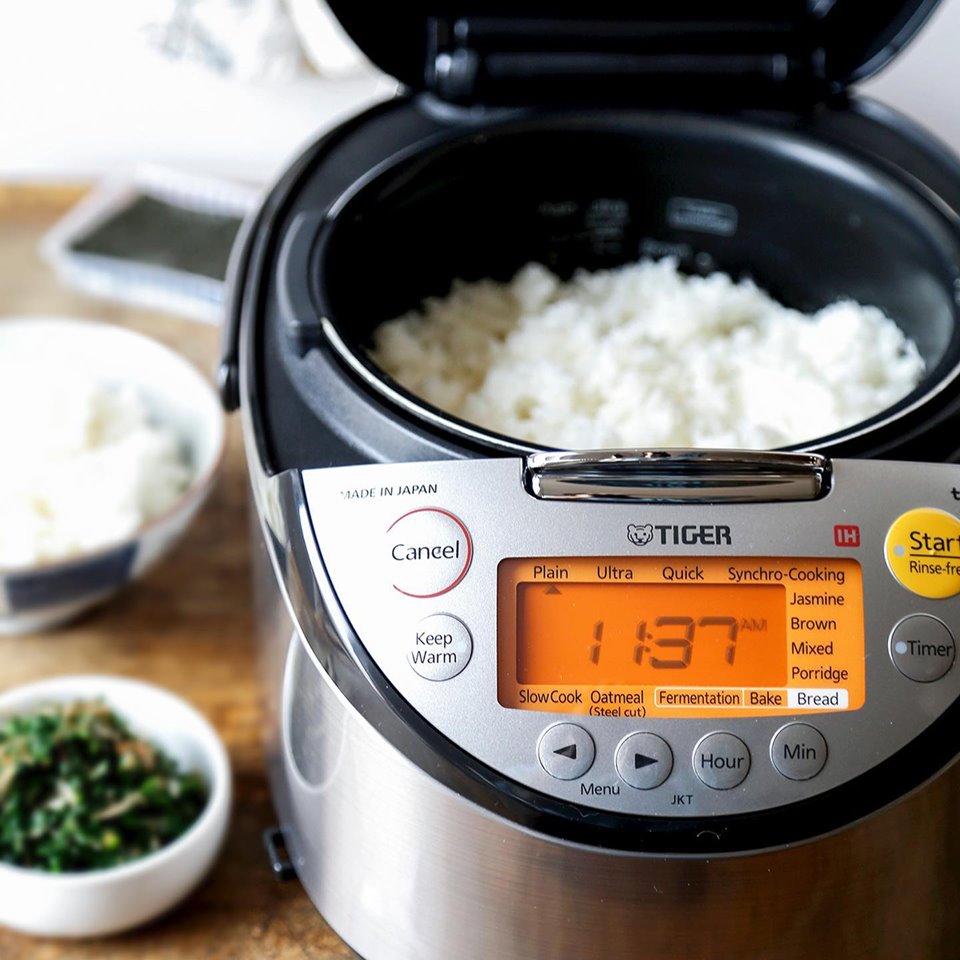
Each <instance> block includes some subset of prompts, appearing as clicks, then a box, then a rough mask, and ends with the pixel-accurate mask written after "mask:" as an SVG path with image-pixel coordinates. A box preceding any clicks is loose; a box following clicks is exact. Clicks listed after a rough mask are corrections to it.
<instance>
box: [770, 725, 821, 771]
mask: <svg viewBox="0 0 960 960" xmlns="http://www.w3.org/2000/svg"><path fill="white" fill-rule="evenodd" d="M770 759H771V761H773V765H774V766H775V767H776V768H777V773H779V774H780V775H781V776H784V777H786V778H787V779H788V780H811V779H813V778H814V777H815V776H816V775H817V774H818V773H819V772H820V771H821V770H822V769H823V766H824V764H825V763H826V762H827V741H826V740H824V739H823V734H822V733H820V731H819V730H817V729H816V728H815V727H811V726H810V724H808V723H788V724H787V725H786V726H785V727H781V728H780V729H779V730H778V731H777V732H776V733H775V734H774V737H773V739H772V740H771V741H770Z"/></svg>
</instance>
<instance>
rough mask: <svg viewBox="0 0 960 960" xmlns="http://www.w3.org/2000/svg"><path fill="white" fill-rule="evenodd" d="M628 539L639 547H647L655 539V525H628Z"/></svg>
mask: <svg viewBox="0 0 960 960" xmlns="http://www.w3.org/2000/svg"><path fill="white" fill-rule="evenodd" d="M627 539H628V540H629V541H630V542H631V543H633V544H635V545H636V546H638V547H645V546H646V545H647V544H648V543H649V542H650V541H651V540H652V539H653V524H652V523H628V524H627Z"/></svg>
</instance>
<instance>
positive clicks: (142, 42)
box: [0, 0, 960, 181]
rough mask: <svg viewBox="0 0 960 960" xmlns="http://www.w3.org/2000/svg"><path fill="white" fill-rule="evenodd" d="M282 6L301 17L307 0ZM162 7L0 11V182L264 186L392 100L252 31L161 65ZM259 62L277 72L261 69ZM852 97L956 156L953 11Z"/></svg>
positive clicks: (47, 1)
mask: <svg viewBox="0 0 960 960" xmlns="http://www.w3.org/2000/svg"><path fill="white" fill-rule="evenodd" d="M208 2H209V0H208ZM270 2H271V0H256V2H254V0H246V2H245V3H244V2H239V0H233V2H232V3H229V2H227V0H224V2H223V4H222V8H223V9H222V11H221V12H222V13H223V15H224V16H236V15H237V11H242V9H243V8H244V6H245V5H246V7H247V8H249V9H252V10H259V11H260V14H261V15H262V10H263V7H262V6H260V7H258V6H257V4H258V3H267V4H269V3H270ZM273 2H275V3H280V2H281V0H273ZM285 2H287V3H289V4H290V5H291V6H293V7H294V9H295V11H296V10H297V9H299V10H300V11H301V12H302V11H304V10H306V11H307V12H308V13H309V11H310V9H311V5H312V4H314V2H315V0H285ZM863 2H869V0H863ZM171 3H172V0H0V177H5V178H11V177H13V178H21V179H37V178H47V179H54V178H58V179H64V178H66V179H76V178H88V177H93V176H97V175H100V174H102V173H105V172H108V171H112V170H117V169H124V168H129V167H131V166H132V165H133V164H135V163H137V162H139V161H144V160H146V161H153V162H159V163H165V164H171V165H174V166H179V167H183V168H186V169H189V170H196V171H199V172H208V173H214V174H220V175H224V176H231V177H240V178H245V179H252V180H255V181H263V180H267V179H269V178H270V177H271V176H272V175H273V174H274V173H275V172H276V171H277V170H279V169H280V168H281V167H282V166H283V165H284V164H285V163H286V162H287V160H288V159H289V157H290V156H291V155H292V154H293V153H294V152H295V151H296V150H297V149H298V148H299V147H300V145H301V144H303V143H304V142H305V141H306V140H307V139H309V138H310V137H311V136H312V135H313V134H314V133H315V131H316V130H317V129H318V128H320V127H322V126H325V125H327V124H329V123H331V122H332V121H333V120H335V119H336V118H338V117H340V116H343V115H345V114H348V113H351V112H353V111H354V110H356V109H357V108H358V106H359V105H360V104H362V103H364V102H367V101H369V100H370V99H371V98H373V97H377V96H384V95H386V94H387V93H389V91H390V89H391V88H392V84H391V83H390V81H389V80H387V79H383V78H379V77H378V76H377V75H376V74H375V73H374V72H373V71H372V70H365V71H364V70H360V71H359V72H355V73H354V75H353V76H351V77H350V78H349V79H340V80H332V79H323V78H321V77H319V76H316V75H312V76H311V75H310V74H309V72H307V71H304V70H302V69H301V70H298V69H297V65H296V64H295V63H293V61H288V60H286V59H285V57H286V55H287V54H288V53H289V51H288V50H286V51H283V50H280V48H281V47H282V46H283V45H282V43H279V45H275V49H274V50H273V51H272V52H271V50H270V49H269V47H267V48H262V49H261V48H257V45H256V43H255V42H254V41H253V40H251V39H249V37H252V36H254V34H255V28H256V26H257V24H256V23H255V22H251V23H240V22H238V27H237V30H238V33H242V34H243V36H246V37H248V39H247V40H246V41H244V40H243V39H241V41H239V42H238V47H237V56H238V63H239V66H238V69H237V70H236V71H235V76H234V78H233V79H230V78H225V77H220V76H217V75H215V74H214V73H212V72H211V71H209V70H207V69H204V68H202V67H200V66H198V65H196V64H191V63H183V62H179V63H177V62H171V61H169V60H166V59H164V57H162V56H161V55H160V54H159V53H157V51H156V49H155V47H152V46H151V45H150V44H149V43H148V42H147V38H146V37H145V33H144V26H143V24H144V21H145V20H146V19H149V17H150V11H151V10H153V11H155V12H156V13H157V16H158V17H161V18H162V15H163V13H164V11H165V10H166V12H169V8H170V6H171ZM212 6H213V7H214V9H215V10H216V3H215V2H214V3H213V4H212ZM248 19H249V18H248ZM321 26H322V25H321ZM315 29H316V24H314V25H313V26H312V27H311V31H315ZM281 40H282V38H281ZM244 42H246V46H244ZM278 50H280V52H278ZM271 56H273V58H274V60H273V62H274V64H275V65H276V67H277V69H275V70H273V71H271V70H270V69H266V70H264V69H263V61H264V60H265V59H267V60H269V58H270V57H271ZM258 71H259V74H260V75H258ZM338 72H339V71H338ZM264 74H265V75H264ZM277 74H280V75H279V76H278V75H277ZM237 75H239V79H238V78H237ZM863 89H864V91H865V92H869V93H870V94H871V95H874V96H877V97H879V98H880V99H883V100H886V101H887V102H889V103H892V104H894V105H895V106H898V107H900V108H901V109H903V110H905V111H906V112H907V113H909V114H911V115H912V116H913V117H915V118H916V119H919V120H920V121H921V122H923V123H925V124H926V125H928V126H929V127H930V128H932V129H933V130H935V131H936V132H937V133H938V134H939V135H940V136H941V137H943V138H944V139H946V140H947V141H949V142H951V143H952V144H953V146H954V147H955V148H956V149H957V150H958V151H960V0H943V2H942V3H941V7H940V9H939V10H938V11H937V13H935V14H934V16H933V18H932V19H931V20H930V22H928V24H927V25H926V27H925V28H924V30H923V32H922V34H921V35H920V37H919V38H918V39H917V40H916V41H915V42H914V43H913V44H912V45H911V46H910V47H909V48H908V49H907V51H906V52H905V53H904V54H903V55H902V56H901V57H900V58H898V60H897V62H895V63H894V65H893V66H892V67H890V68H889V69H888V70H887V71H885V72H884V73H883V74H882V75H881V76H880V77H878V78H877V79H876V80H873V81H871V82H869V83H867V84H865V85H864V88H863Z"/></svg>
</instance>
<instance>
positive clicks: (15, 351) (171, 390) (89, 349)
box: [0, 317, 225, 634]
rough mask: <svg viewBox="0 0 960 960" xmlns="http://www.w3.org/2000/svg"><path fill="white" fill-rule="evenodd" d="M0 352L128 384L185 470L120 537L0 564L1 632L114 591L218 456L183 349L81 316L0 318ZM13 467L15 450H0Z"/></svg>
mask: <svg viewBox="0 0 960 960" xmlns="http://www.w3.org/2000/svg"><path fill="white" fill-rule="evenodd" d="M0 357H2V358H3V362H4V363H5V364H7V363H15V364H18V365H20V366H22V367H23V368H25V369H29V368H30V367H31V366H35V365H36V364H37V363H43V362H47V361H49V362H56V363H62V362H63V358H69V363H70V364H71V365H72V366H74V367H76V368H77V369H78V370H83V371H84V372H85V373H87V374H89V375H91V376H92V377H93V378H94V379H96V380H101V381H103V382H104V383H108V384H112V383H124V384H127V383H128V384H131V385H132V386H133V387H135V388H136V389H137V391H138V393H139V394H140V396H141V397H142V398H143V401H144V404H145V406H146V408H147V410H148V412H149V414H150V416H151V417H152V418H153V419H154V420H155V421H156V422H157V423H158V424H162V425H164V426H167V427H170V428H172V429H173V430H174V432H175V433H176V434H177V436H178V437H180V438H181V442H182V443H183V445H184V448H185V450H186V451H187V454H188V456H189V459H190V464H191V468H192V471H193V479H192V481H191V483H190V485H189V487H188V488H187V490H186V491H184V493H183V494H182V495H181V496H180V498H179V499H178V500H177V502H176V503H174V504H173V506H172V507H170V509H168V510H167V511H165V512H164V513H163V514H161V515H159V516H156V517H153V518H152V519H150V520H148V521H147V522H146V523H145V524H144V525H143V526H141V527H140V529H138V530H137V531H136V532H135V533H134V534H132V535H131V536H130V537H128V538H126V539H125V540H121V541H118V542H115V543H111V544H108V545H105V546H104V547H102V548H100V549H97V550H95V551H92V552H90V553H85V554H81V555H80V556H77V557H70V558H66V559H64V560H62V561H56V562H51V563H45V564H42V565H39V566H34V567H23V568H16V567H14V568H11V567H7V568H2V567H0V633H8V634H9V633H30V632H36V631H39V630H43V629H45V628H48V627H51V626H54V625H55V624H58V623H62V622H65V621H67V620H70V619H72V618H73V617H75V616H77V615H78V614H79V613H81V612H82V611H84V610H86V609H88V608H89V607H92V606H94V605H95V604H97V603H100V602H102V601H103V600H105V599H106V598H107V597H109V596H110V595H112V594H114V593H116V592H117V591H118V590H119V589H120V588H121V587H123V586H124V585H125V584H126V583H128V582H129V581H130V580H132V579H134V578H135V577H138V576H140V575H141V574H142V573H144V572H145V571H146V570H148V569H149V568H150V567H151V566H152V565H153V564H154V563H156V562H157V560H159V559H160V558H161V557H162V556H163V555H164V554H165V553H166V552H167V551H168V550H169V549H170V548H171V547H172V546H173V545H174V544H175V543H176V542H177V540H178V539H179V538H180V537H181V536H182V534H183V533H184V532H185V531H186V529H187V527H188V526H189V524H190V521H191V520H192V519H193V517H194V516H195V515H196V513H197V511H198V510H199V508H200V506H201V504H202V503H203V501H204V499H205V498H206V496H207V494H208V493H209V492H210V489H211V488H212V486H213V481H214V478H215V475H216V471H217V467H218V466H219V464H220V462H221V460H222V458H223V449H224V438H225V428H224V414H223V410H222V409H221V407H220V402H219V400H218V398H217V396H216V394H215V392H214V390H213V388H212V387H211V385H210V384H209V383H208V382H207V380H206V379H205V378H204V377H203V376H202V375H201V374H200V373H199V372H198V371H197V370H196V369H195V368H194V367H193V366H192V365H191V364H190V363H189V362H188V361H187V360H185V359H184V358H183V357H181V356H179V355H178V354H176V353H174V352H173V351H172V350H169V349H167V348H166V347H165V346H163V345H162V344H160V343H157V342H156V341H155V340H151V339H150V338H149V337H145V336H142V335H141V334H138V333H134V332H133V331H131V330H126V329H124V328H123V327H117V326H112V325H110V324H105V323H98V322H94V321H90V320H76V319H57V318H45V317H38V318H12V319H2V320H0ZM4 455H5V456H8V457H10V458H11V462H12V464H13V465H14V466H15V462H16V456H17V453H16V451H15V450H7V451H4Z"/></svg>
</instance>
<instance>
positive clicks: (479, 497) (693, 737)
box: [303, 459, 960, 817]
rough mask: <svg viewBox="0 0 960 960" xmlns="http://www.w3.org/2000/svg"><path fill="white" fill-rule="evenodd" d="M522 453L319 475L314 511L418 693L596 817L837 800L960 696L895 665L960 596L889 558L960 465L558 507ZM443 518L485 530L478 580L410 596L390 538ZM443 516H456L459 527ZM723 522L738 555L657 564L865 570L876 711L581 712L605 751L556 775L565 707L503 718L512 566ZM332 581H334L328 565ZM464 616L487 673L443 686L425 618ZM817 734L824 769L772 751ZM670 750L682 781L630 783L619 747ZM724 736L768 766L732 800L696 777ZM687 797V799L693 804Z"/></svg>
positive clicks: (320, 533)
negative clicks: (652, 737) (794, 732)
mask: <svg viewBox="0 0 960 960" xmlns="http://www.w3.org/2000/svg"><path fill="white" fill-rule="evenodd" d="M522 475H523V462H522V461H520V460H510V459H501V460H492V461H458V462H444V463H417V464H396V465H377V466H362V467H347V468H339V469H329V470H316V471H305V472H304V474H303V483H304V489H305V493H306V498H307V505H308V508H309V512H310V517H311V519H312V523H313V527H314V530H315V533H316V537H317V542H318V544H319V548H320V555H321V556H322V558H323V563H324V564H325V565H326V567H327V570H328V571H329V575H330V579H331V581H332V583H333V586H334V588H335V590H336V591H337V594H338V597H339V600H340V601H341V603H342V604H343V607H344V610H345V611H346V614H347V617H348V618H349V620H350V621H351V624H352V626H353V627H354V629H355V630H356V632H357V634H358V635H359V637H360V638H361V640H362V642H363V644H364V645H365V647H366V649H367V650H368V651H369V653H370V654H371V656H372V657H373V659H374V660H375V661H376V663H377V665H378V666H379V667H380V669H381V670H382V671H383V673H384V674H385V675H386V677H387V679H388V680H389V681H390V683H391V684H393V685H394V686H395V687H396V689H397V690H398V691H399V692H400V694H401V695H402V696H403V697H404V699H406V700H407V701H408V702H409V703H410V704H412V705H413V706H414V708H415V709H416V710H417V711H418V712H419V713H420V714H421V715H422V716H423V717H425V718H426V719H427V720H428V721H429V722H430V723H431V724H432V725H433V726H435V727H436V728H437V729H438V730H440V731H441V732H442V733H443V734H444V735H445V736H446V737H448V738H449V739H450V740H452V741H453V742H454V743H456V744H457V745H458V746H459V747H461V748H462V749H463V750H465V751H466V752H467V753H469V754H471V755H472V756H474V757H476V758H478V759H479V760H481V761H482V762H483V763H485V764H487V765H489V766H490V767H492V768H494V769H496V770H498V771H501V772H502V773H503V774H505V775H506V776H507V777H509V778H511V779H512V780H515V781H517V782H518V783H521V784H524V785H526V786H528V787H532V788H534V789H535V790H537V791H540V792H543V793H545V794H549V795H552V796H554V797H558V798H561V799H564V800H569V801H573V802H576V803H579V804H582V805H584V806H589V807H595V808H599V809H604V810H611V811H619V812H626V813H635V814H644V815H653V816H666V815H669V816H673V817H683V816H688V817H703V816H713V815H725V814H738V813H746V812H750V811H759V810H764V809H770V808H775V807H778V806H782V805H786V804H790V803H793V802H795V801H798V800H801V799H804V798H808V797H812V796H815V795H817V794H820V793H823V792H824V791H827V790H830V789H831V788H834V787H836V786H838V785H840V784H842V783H844V782H846V781H848V780H850V779H852V778H854V777H856V776H858V775H859V774H861V773H864V772H865V771H867V770H869V769H870V768H872V767H874V766H875V765H876V764H878V763H879V762H881V761H882V760H884V759H886V758H888V757H890V756H892V755H893V754H894V753H896V752H897V751H898V750H900V749H901V748H902V747H904V746H906V745H907V744H909V743H910V742H911V740H913V739H914V738H915V737H916V736H917V735H918V734H919V733H920V732H921V731H923V730H924V729H925V728H926V727H927V726H928V725H929V724H930V723H931V722H932V721H933V720H934V719H935V718H936V717H938V716H939V715H940V714H941V713H942V712H943V711H944V710H945V709H946V708H947V707H948V706H949V705H950V704H951V703H952V702H953V701H954V700H955V699H956V698H957V696H958V694H960V670H956V669H953V670H951V671H949V672H948V673H947V675H946V676H945V677H943V678H942V679H939V680H937V681H936V682H934V683H917V682H915V681H912V680H910V679H908V678H906V677H905V676H903V675H902V674H901V673H900V672H899V671H898V670H897V669H896V668H895V667H894V665H893V663H892V662H891V658H890V656H889V655H888V651H887V644H888V637H889V635H890V632H891V629H892V628H893V627H894V625H895V624H896V623H897V622H898V621H899V620H901V618H903V617H904V616H907V615H909V614H913V613H928V614H933V615H935V616H937V617H938V618H941V619H943V620H944V621H945V622H946V623H948V624H951V625H953V626H954V628H955V629H960V600H958V599H957V598H949V599H942V600H929V599H925V598H923V597H920V596H918V595H916V594H913V593H911V592H910V591H908V590H906V589H904V588H903V587H901V586H900V585H899V584H898V583H897V582H896V580H894V578H893V577H892V576H891V574H890V572H889V571H888V569H887V566H886V564H885V562H884V555H883V544H884V537H885V535H886V533H887V530H888V529H889V527H890V525H891V523H892V522H893V521H894V520H895V519H896V518H897V517H898V516H899V515H900V514H902V513H904V512H905V511H907V510H910V509H914V508H919V507H933V508H938V509H941V510H946V511H951V510H956V501H955V499H954V495H953V494H952V492H951V491H952V490H953V488H954V487H956V486H957V485H958V484H960V470H958V468H956V467H954V466H948V465H919V464H899V463H881V462H876V461H838V462H835V463H834V464H833V477H832V487H831V490H830V492H829V494H828V495H827V496H824V497H822V498H821V499H817V500H806V501H798V502H782V503H734V504H730V503H724V504H698V503H684V504H669V503H595V502H581V501H573V502H571V501H556V502H547V501H543V500H538V499H536V498H535V497H533V496H531V495H530V494H529V493H528V492H527V491H526V490H525V489H524V486H523V483H522ZM423 508H437V509H439V510H441V511H446V512H449V513H450V514H452V515H454V517H455V518H457V519H458V520H459V521H462V523H463V524H464V525H465V526H466V527H467V528H468V530H469V532H470V535H471V538H472V550H473V553H472V559H471V562H470V565H469V569H468V570H467V572H466V574H465V575H464V576H463V578H462V581H461V582H459V583H458V584H457V585H456V586H455V587H454V588H453V589H450V590H448V591H447V592H444V593H441V594H440V595H439V596H429V594H430V593H432V592H434V591H433V589H432V588H433V586H435V584H431V583H429V582H424V584H423V585H422V589H421V588H416V589H406V590H405V592H401V591H400V589H394V580H395V578H396V574H395V571H396V567H397V564H396V562H395V560H394V559H393V557H392V556H391V550H392V549H393V547H394V546H395V543H394V541H395V540H396V537H391V534H390V533H389V531H390V530H391V528H392V527H394V525H395V524H396V523H397V521H398V520H399V519H400V518H401V517H404V516H406V515H408V514H410V513H411V512H413V511H417V510H421V509H423ZM438 522H441V523H443V522H446V521H443V520H442V519H441V520H439V521H438ZM649 522H655V523H657V524H662V525H673V524H677V525H688V524H723V525H726V526H729V528H730V530H731V531H732V535H733V542H732V545H730V546H726V545H719V546H705V545H703V544H702V543H701V544H696V545H689V546H684V545H683V544H668V545H665V546H664V545H657V546H656V548H655V550H656V555H657V556H663V557H665V558H667V557H678V558H680V557H694V556H704V555H710V554H713V555H720V556H730V555H736V556H740V557H765V556H795V557H840V558H847V559H856V560H857V561H859V563H860V564H861V568H862V573H863V584H864V598H865V626H866V702H865V705H864V706H863V707H862V709H859V710H856V711H850V712H830V711H829V710H825V711H823V712H818V713H816V714H798V715H796V716H789V715H787V716H785V715H779V716H745V717H737V718H730V717H723V718H717V717H714V718H691V719H656V718H646V719H643V718H628V717H623V716H621V717H607V716H576V717H571V718H569V719H571V720H573V721H575V722H576V723H577V724H580V725H581V726H582V727H583V728H585V729H586V730H587V731H588V732H589V734H590V736H591V737H592V739H593V741H594V743H595V745H596V760H595V762H594V763H593V765H592V767H591V769H590V770H589V772H588V773H587V774H586V775H585V777H582V778H579V779H573V780H560V779H556V778H554V777H553V776H550V775H549V774H548V773H547V772H546V771H545V770H544V768H543V766H542V765H541V763H540V762H539V760H538V756H537V743H538V740H539V738H540V736H541V734H542V733H543V732H544V730H545V729H546V728H548V727H550V726H551V725H552V724H554V723H556V722H558V721H560V720H563V719H565V718H564V717H563V716H562V715H560V714H557V713H548V712H540V711H533V710H517V709H508V708H505V707H502V706H501V705H500V704H499V702H498V698H497V662H496V657H497V652H496V651H497V637H496V616H495V611H496V605H497V598H496V588H497V568H498V564H499V563H500V561H501V560H502V559H503V558H509V557H532V556H536V557H540V556H543V557H561V556H584V557H594V556H596V557H622V556H629V555H632V554H634V553H636V552H638V551H639V550H640V549H646V550H647V551H648V552H649V551H650V549H652V548H651V547H647V548H640V547H637V546H635V545H634V544H632V543H631V542H630V541H629V540H628V538H627V536H626V533H627V530H628V526H629V525H630V524H638V523H643V524H646V523H649ZM838 524H843V525H850V524H856V525H857V526H858V527H859V529H860V531H861V538H862V539H861V542H860V545H859V547H857V548H856V549H855V550H852V549H850V547H848V546H837V545H836V544H835V540H834V526H835V525H838ZM317 574H318V576H323V572H322V571H321V570H318V571H317ZM437 614H445V615H450V616H453V617H456V618H457V619H459V620H460V621H462V622H463V623H464V624H465V625H466V626H467V627H468V628H469V631H470V633H471V635H472V639H473V652H472V656H471V658H470V661H469V663H468V664H467V666H466V667H465V669H463V670H462V672H460V673H458V674H457V675H456V676H453V677H452V678H451V679H446V680H442V681H437V680H432V679H426V678H424V677H423V676H421V675H420V674H418V673H417V672H416V671H415V670H414V669H413V668H412V667H411V665H410V662H409V660H408V658H407V652H408V650H409V646H410V638H411V636H412V635H413V633H414V632H415V630H416V629H417V626H418V624H420V623H421V622H422V621H423V620H424V618H427V617H429V616H432V615H437ZM793 719H796V720H802V721H804V722H807V723H811V724H813V725H814V726H815V727H816V729H817V730H819V731H820V732H821V733H822V735H823V737H824V738H825V739H826V742H827V744H828V746H829V760H828V762H827V764H826V766H825V767H824V769H823V770H822V772H820V773H819V774H818V775H817V776H815V777H813V778H811V779H809V780H792V779H789V778H787V777H785V776H782V775H781V774H779V773H778V772H777V770H776V768H775V767H774V765H773V763H772V762H771V759H770V755H769V746H770V743H771V740H772V739H773V737H774V736H775V734H776V733H777V731H778V730H779V729H780V728H781V727H782V726H783V725H784V724H786V723H789V722H790V721H791V720H793ZM641 730H642V731H646V732H650V733H655V734H658V735H660V736H661V737H663V738H664V739H665V740H666V741H667V743H669V745H670V748H671V750H672V751H673V756H674V765H673V770H672V772H671V774H670V776H669V777H668V778H667V780H666V781H665V782H664V783H663V784H662V785H661V786H658V787H657V788H656V789H651V790H635V789H630V788H626V787H625V786H624V784H623V782H622V781H621V779H620V778H619V777H618V775H617V772H616V766H615V757H616V752H617V747H618V744H620V742H621V741H622V740H623V739H624V738H625V737H626V736H628V735H629V734H631V733H635V732H638V731H641ZM714 731H724V732H728V733H732V734H734V735H735V736H737V737H739V738H740V739H741V740H742V741H743V742H744V743H745V744H746V745H747V747H748V749H749V752H750V755H751V766H750V771H749V775H748V776H747V777H746V778H745V780H744V781H743V783H742V784H740V785H739V786H736V787H734V788H733V789H728V790H714V789H710V788H709V787H707V786H705V785H704V784H703V783H702V782H701V781H700V779H699V778H698V777H697V776H696V774H695V771H694V768H693V762H692V757H693V752H694V748H695V746H696V744H697V743H698V741H699V740H700V739H701V738H702V737H704V736H705V735H707V734H709V733H711V732H714ZM679 796H682V797H685V798H687V799H686V800H685V801H684V802H683V803H682V805H680V806H678V805H677V803H676V800H677V797H679Z"/></svg>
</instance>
